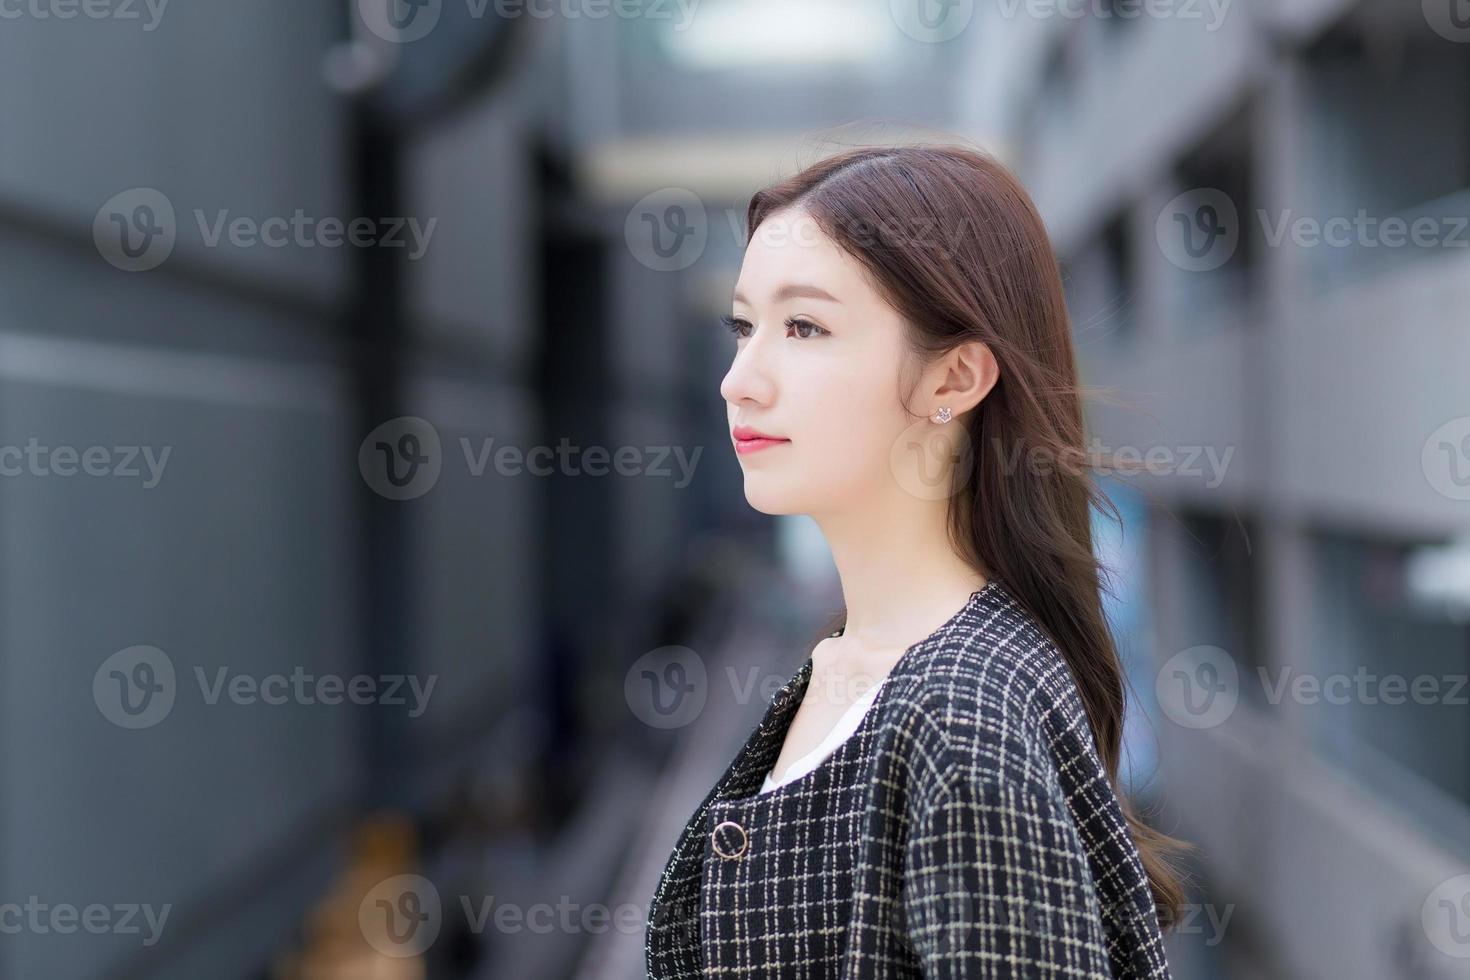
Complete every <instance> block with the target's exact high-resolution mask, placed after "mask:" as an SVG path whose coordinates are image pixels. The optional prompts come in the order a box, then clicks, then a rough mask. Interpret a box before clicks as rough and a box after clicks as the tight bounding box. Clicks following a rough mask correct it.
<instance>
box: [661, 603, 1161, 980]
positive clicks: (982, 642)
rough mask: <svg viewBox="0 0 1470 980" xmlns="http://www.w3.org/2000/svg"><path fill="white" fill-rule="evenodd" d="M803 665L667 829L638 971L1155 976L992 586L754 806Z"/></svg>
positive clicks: (1127, 856)
mask: <svg viewBox="0 0 1470 980" xmlns="http://www.w3.org/2000/svg"><path fill="white" fill-rule="evenodd" d="M834 635H835V634H834ZM811 670H812V661H811V658H810V657H808V658H807V660H806V662H805V663H804V664H802V666H801V668H800V669H799V670H798V671H797V673H796V675H795V676H794V677H793V678H792V679H791V680H790V681H789V682H788V683H787V684H786V685H785V687H783V688H782V689H781V690H780V691H778V692H777V693H776V695H775V697H774V698H773V699H772V701H771V704H770V707H769V708H768V709H767V710H766V713H765V717H764V718H763V719H762V721H761V723H760V725H759V726H758V727H757V728H756V729H755V731H754V732H753V733H752V734H751V736H750V738H749V740H748V741H747V742H746V743H745V745H744V746H743V747H742V748H741V749H740V751H739V752H738V753H737V754H736V756H735V760H734V761H733V762H732V763H731V764H730V766H729V768H728V769H727V770H726V771H725V773H724V775H723V776H721V777H720V779H719V780H718V782H717V783H716V784H715V786H714V788H713V789H712V790H710V792H709V794H708V795H707V796H706V797H705V799H704V801H703V802H702V803H701V804H700V805H699V809H698V810H697V811H696V812H695V814H694V815H693V817H692V818H691V819H690V820H689V823H688V824H687V826H686V827H685V829H684V831H683V833H682V834H681V835H680V837H679V840H678V842H677V844H676V845H675V848H674V852H673V855H672V856H671V857H670V858H669V861H668V864H667V866H666V867H665V869H664V873H663V876H662V878H661V879H660V881H659V884H658V889H657V892H656V893H655V895H654V898H653V902H652V905H651V906H650V909H649V925H648V932H647V938H646V950H645V953H646V959H647V966H648V975H649V977H650V978H652V980H685V978H694V977H721V978H724V977H791V978H805V980H816V978H825V977H833V978H836V977H844V978H847V977H872V978H888V977H990V978H1001V977H1005V978H1020V977H1027V978H1031V977H1058V978H1063V977H1065V978H1098V980H1106V978H1125V977H1126V978H1134V977H1140V978H1141V977H1150V978H1168V977H1169V967H1168V963H1167V962H1166V960H1165V957H1164V949H1163V941H1162V938H1161V936H1160V933H1159V926H1158V919H1157V917H1156V915H1155V911H1154V904H1153V898H1152V895H1151V892H1150V890H1149V886H1148V882H1147V880H1146V878H1145V876H1144V872H1143V867H1142V865H1141V863H1140V860H1139V856H1138V851H1137V849H1136V847H1135V846H1134V844H1133V840H1132V837H1131V836H1130V835H1129V832H1128V829H1127V825H1126V823H1125V821H1124V818H1123V814H1122V812H1121V810H1120V809H1119V806H1118V801H1117V798H1116V797H1115V796H1114V794H1113V791H1112V788H1111V786H1110V785H1109V783H1108V780H1107V776H1106V774H1105V773H1104V771H1103V768H1102V765H1101V763H1100V761H1099V759H1098V757H1097V753H1096V750H1095V748H1094V746H1093V743H1092V738H1091V735H1090V733H1089V729H1088V726H1087V719H1086V717H1085V715H1084V713H1083V709H1082V703H1081V700H1080V698H1079V695H1078V693H1077V689H1076V687H1075V685H1074V684H1073V681H1072V678H1071V674H1070V673H1069V672H1068V670H1067V667H1066V664H1065V662H1064V661H1063V660H1062V658H1061V656H1060V654H1059V653H1058V652H1057V649H1056V647H1055V645H1054V644H1052V643H1051V641H1050V640H1048V639H1047V638H1046V637H1045V635H1044V634H1043V633H1042V632H1041V631H1040V629H1038V627H1037V625H1036V622H1035V620H1034V619H1032V618H1031V616H1030V615H1029V614H1028V613H1027V612H1026V611H1025V610H1024V609H1023V608H1022V607H1021V606H1020V605H1019V604H1018V603H1017V601H1016V599H1015V598H1014V597H1013V596H1012V595H1011V594H1010V593H1009V592H1008V591H1007V590H1006V589H1005V588H1004V586H1002V585H1001V584H1000V583H999V582H998V581H996V580H991V582H990V583H989V584H987V585H986V586H985V588H983V589H981V590H980V591H978V592H975V593H973V594H972V595H971V596H970V598H969V601H968V602H967V603H966V605H965V607H964V608H963V609H961V610H960V611H959V612H957V613H956V614H955V615H954V616H953V617H951V618H950V620H949V621H948V622H946V623H945V624H944V625H943V626H941V627H940V628H939V629H938V630H937V631H935V632H934V633H933V634H931V635H930V636H928V637H927V638H925V639H924V640H921V641H920V642H919V643H917V644H915V645H914V646H912V647H910V648H909V649H908V650H907V651H906V652H905V653H904V654H903V656H902V657H901V658H900V659H899V661H898V663H897V665H896V666H895V667H894V668H893V670H892V672H891V673H890V674H889V675H888V680H887V682H886V683H885V684H884V685H883V687H882V689H881V690H880V691H879V693H878V696H877V700H876V701H874V703H873V704H872V706H871V707H869V709H868V711H867V714H866V715H864V717H863V719H862V722H861V724H860V725H859V726H858V729H857V731H856V732H855V733H854V734H853V735H852V736H851V737H849V738H848V739H847V740H846V741H845V742H843V743H842V744H841V745H840V746H839V747H838V748H837V750H836V751H835V752H834V753H833V754H832V755H830V756H828V757H827V758H826V759H825V760H824V761H823V762H822V763H821V764H820V765H819V766H818V767H817V768H816V769H815V770H813V771H811V772H809V773H807V774H806V775H804V776H801V777H799V778H797V779H795V780H793V781H791V782H789V783H787V784H785V785H783V786H780V787H778V788H776V789H773V790H771V791H769V792H767V793H760V792H759V790H760V787H761V783H762V781H763V779H764V778H765V775H766V773H767V772H768V771H769V770H770V768H771V766H772V765H773V764H774V763H775V760H776V758H777V756H778V755H779V754H780V751H781V745H782V742H783V741H784V739H785V735H786V729H787V727H788V726H789V724H790V722H791V718H792V716H793V715H794V714H795V712H796V709H797V707H798V706H799V705H800V703H801V699H802V697H803V695H804V693H805V691H806V687H807V684H808V682H809V680H810V678H811Z"/></svg>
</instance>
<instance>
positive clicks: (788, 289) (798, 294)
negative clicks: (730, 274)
mask: <svg viewBox="0 0 1470 980" xmlns="http://www.w3.org/2000/svg"><path fill="white" fill-rule="evenodd" d="M788 299H824V300H826V301H827V302H829V303H840V302H842V301H841V300H839V299H838V298H837V297H836V296H833V295H832V294H831V293H829V292H827V291H826V290H825V289H822V288H821V287H820V286H812V285H809V284H807V283H800V282H788V283H787V284H786V285H784V286H782V287H781V288H780V289H778V290H776V295H775V296H774V297H772V300H771V301H772V302H774V303H780V302H781V301H782V300H788ZM735 302H737V303H744V304H746V305H747V306H749V305H750V300H748V299H746V298H745V297H744V296H742V295H740V290H738V289H737V290H735Z"/></svg>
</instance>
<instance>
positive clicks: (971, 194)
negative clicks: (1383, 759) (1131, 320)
mask: <svg viewBox="0 0 1470 980" xmlns="http://www.w3.org/2000/svg"><path fill="white" fill-rule="evenodd" d="M793 206H796V207H799V208H801V209H802V210H804V211H806V212H807V213H809V214H810V215H811V216H812V218H813V219H814V220H815V221H816V223H817V225H818V226H819V227H820V228H821V229H822V230H823V231H824V232H825V233H826V234H827V236H828V237H830V238H831V239H832V240H833V241H835V242H836V243H837V244H838V245H839V246H840V247H841V248H842V249H843V250H844V251H846V252H847V253H848V254H850V255H852V256H853V257H854V258H856V259H857V260H858V261H859V262H860V263H861V264H862V265H863V266H864V268H865V269H866V270H867V271H868V273H869V274H870V276H871V278H872V280H873V282H874V284H875V286H876V287H877V288H878V289H879V290H880V292H881V293H882V294H883V295H884V296H885V298H886V299H887V300H888V302H889V303H890V304H891V305H892V306H893V307H894V309H896V310H897V311H898V312H899V313H901V314H902V315H903V316H904V318H905V320H906V321H907V323H908V327H909V329H908V337H907V344H908V346H909V349H910V350H911V351H912V352H913V354H914V355H915V356H916V358H917V359H918V360H919V363H923V361H925V360H927V359H928V358H932V357H936V356H938V355H940V354H943V353H944V352H946V351H948V350H950V349H952V348H954V347H955V346H957V345H958V344H961V343H964V342H967V341H975V340H978V341H981V342H983V343H984V344H986V345H987V346H988V347H989V348H990V350H991V351H992V352H993V353H994V355H995V358H996V362H997V364H998V365H999V368H1000V380H999V381H998V382H997V383H996V385H995V387H994V388H993V389H991V391H990V393H989V395H987V396H986V397H985V399H984V400H983V401H981V402H980V404H979V405H977V406H976V407H975V410H974V411H972V412H971V413H969V415H968V417H967V418H966V420H965V421H966V426H967V435H968V437H969V439H968V441H969V445H970V446H972V447H990V449H991V451H988V452H987V451H981V450H980V449H976V451H973V452H968V453H962V454H960V455H959V457H958V458H957V460H956V466H955V475H954V480H955V482H954V487H955V488H956V489H955V491H954V492H953V493H952V494H951V496H950V498H949V500H950V511H949V514H950V520H949V527H950V534H951V538H952V540H953V542H954V544H955V546H956V547H957V549H958V552H959V554H961V555H963V556H965V557H966V558H967V559H968V560H969V561H970V562H971V563H972V564H973V565H974V566H975V567H976V568H977V569H982V570H985V571H988V572H989V573H990V574H991V575H993V576H994V577H996V578H998V579H1000V581H1002V582H1003V583H1004V584H1005V587H1006V589H1007V591H1008V592H1010V593H1011V594H1012V595H1013V596H1015V597H1016V599H1017V600H1018V601H1019V602H1020V603H1021V605H1022V606H1024V607H1025V608H1026V609H1027V610H1028V611H1029V612H1030V613H1031V615H1032V616H1033V617H1035V619H1036V620H1037V622H1038V623H1039V624H1040V625H1041V626H1042V628H1043V629H1044V630H1045V632H1046V633H1047V634H1048V636H1049V637H1050V638H1051V640H1052V641H1053V642H1054V643H1055V644H1056V645H1057V648H1058V649H1059V650H1060V651H1061V653H1062V655H1063V657H1064V658H1065V659H1066V662H1067V666H1068V667H1069V669H1070V670H1071V673H1072V677H1073V679H1074V681H1075V682H1076V684H1077V688H1078V691H1079V692H1080V694H1081V696H1082V703H1083V706H1084V708H1085V709H1086V712H1087V720H1088V723H1089V725H1090V727H1091V729H1092V736H1093V740H1094V742H1095V744H1096V745H1097V750H1098V754H1099V756H1100V757H1101V759H1102V761H1103V763H1104V765H1105V766H1106V768H1107V773H1108V778H1109V780H1110V781H1111V782H1112V784H1113V787H1114V789H1115V791H1116V792H1117V796H1118V800H1119V803H1120V804H1121V805H1122V807H1123V811H1124V813H1125V815H1126V816H1127V818H1128V824H1129V827H1130V829H1131V830H1132V833H1133V838H1134V842H1135V843H1136V845H1137V847H1138V851H1139V854H1140V856H1141V857H1142V859H1143V866H1144V870H1145V871H1146V872H1147V874H1148V879H1149V885H1150V887H1151V888H1152V890H1153V896H1154V904H1155V907H1156V908H1157V910H1158V917H1159V923H1160V926H1161V928H1163V929H1166V930H1167V929H1171V928H1172V927H1173V926H1174V925H1175V924H1177V922H1178V921H1179V917H1180V915H1181V914H1182V912H1183V908H1184V903H1185V893H1184V887H1183V885H1182V883H1181V881H1180V874H1179V870H1178V868H1177V867H1176V866H1175V864H1174V863H1173V862H1172V860H1171V858H1172V856H1173V855H1174V854H1175V853H1177V852H1180V851H1184V850H1187V849H1188V845H1187V844H1185V843H1184V842H1182V841H1178V840H1175V839H1174V838H1171V837H1169V836H1167V835H1166V834H1164V833H1162V832H1160V831H1158V830H1156V829H1154V828H1153V827H1150V826H1149V825H1148V824H1146V823H1144V822H1143V821H1142V820H1141V819H1140V818H1139V816H1138V815H1137V814H1136V813H1135V812H1134V810H1133V808H1132V806H1131V805H1130V803H1129V801H1128V799H1127V796H1126V794H1125V793H1124V792H1123V791H1122V789H1121V788H1120V787H1119V786H1118V762H1119V754H1120V752H1121V743H1122V735H1123V711H1124V705H1125V700H1126V699H1125V694H1124V675H1123V668H1122V664H1121V662H1120V661H1119V658H1118V653H1117V649H1116V647H1115V646H1114V643H1113V636H1112V633H1111V631H1110V629H1109V627H1108V624H1107V620H1106V618H1105V616H1104V614H1103V609H1102V600H1101V595H1100V592H1099V590H1100V588H1101V587H1102V577H1103V573H1104V571H1105V569H1103V567H1102V565H1101V563H1100V562H1099V561H1098V559H1097V557H1096V555H1095V554H1094V552H1093V544H1092V524H1091V518H1092V513H1091V511H1092V508H1093V507H1097V508H1099V509H1100V510H1104V511H1110V512H1111V513H1112V515H1113V516H1114V518H1115V519H1116V518H1117V517H1118V512H1117V509H1116V507H1114V506H1113V504H1112V502H1111V501H1110V500H1109V499H1108V497H1107V495H1106V494H1104V493H1103V492H1102V491H1101V490H1100V489H1099V488H1098V487H1097V486H1096V484H1095V482H1094V480H1093V479H1092V474H1091V472H1090V471H1089V469H1088V467H1087V466H1086V465H1084V464H1085V460H1086V456H1085V451H1084V449H1083V446H1084V442H1085V435H1084V424H1083V412H1082V389H1081V388H1080V387H1079V386H1078V384H1077V367H1076V363H1075V360H1074V356H1073V346H1072V328H1071V323H1070V320H1069V318H1068V314H1067V306H1066V298H1065V294H1064V292H1063V288H1062V277H1061V271H1060V268H1059V266H1058V263H1057V259H1056V255H1055V252H1054V251H1053V249H1052V246H1051V241H1050V238H1049V237H1048V235H1047V231H1046V225H1045V223H1044V222H1043V221H1042V219H1041V216H1040V214H1039V213H1038V212H1037V210H1036V206H1035V204H1034V203H1033V202H1032V201H1031V198H1030V195H1028V194H1027V193H1026V190H1025V189H1024V188H1023V187H1022V186H1021V184H1020V183H1019V182H1018V181H1017V180H1016V178H1015V177H1014V176H1013V175H1012V174H1011V173H1010V172H1009V171H1008V170H1007V169H1006V168H1005V167H1004V166H1002V165H1001V164H1000V163H999V162H998V161H996V160H995V159H994V158H993V157H991V156H990V155H988V154H986V153H984V152H983V151H980V150H976V149H971V148H968V147H963V146H937V145H923V146H902V147H876V148H859V149H851V150H846V151H844V152H841V153H838V154H837V155H834V156H830V157H828V158H826V159H823V160H821V161H819V162H817V163H815V164H812V165H811V166H809V167H807V168H805V169H803V170H802V171H801V172H800V173H798V174H796V175H795V176H792V177H790V178H788V179H786V180H783V181H780V182H779V183H776V184H774V185H772V186H770V187H767V188H766V189H764V190H762V191H760V192H758V193H757V194H756V195H755V196H754V197H753V198H752V199H751V202H750V206H749V208H748V210H747V212H746V231H747V234H748V235H749V236H752V237H753V236H754V235H755V234H756V230H757V228H758V227H759V226H760V224H761V222H762V221H764V220H765V219H766V218H768V217H770V216H771V215H772V214H774V213H776V212H778V211H783V210H785V209H787V208H790V207H793ZM982 438H983V442H982ZM1018 452H1022V453H1026V454H1037V456H1040V457H1042V458H1046V459H1049V460H1050V461H1051V464H1052V465H1049V466H1045V467H1038V466H1033V465H1017V460H1019V459H1020V458H1021V456H1019V455H1018ZM1028 458H1035V457H1031V456H1028Z"/></svg>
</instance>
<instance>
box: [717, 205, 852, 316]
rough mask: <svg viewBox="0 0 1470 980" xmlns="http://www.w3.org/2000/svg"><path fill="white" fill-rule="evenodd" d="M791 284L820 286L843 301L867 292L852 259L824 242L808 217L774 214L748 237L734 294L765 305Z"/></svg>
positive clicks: (795, 213)
mask: <svg viewBox="0 0 1470 980" xmlns="http://www.w3.org/2000/svg"><path fill="white" fill-rule="evenodd" d="M793 282H800V283H810V284H813V285H817V286H820V287H821V288H822V289H824V290H826V291H827V292H829V293H832V294H833V295H834V296H837V297H838V298H839V299H841V300H843V301H847V300H848V299H850V298H854V297H856V296H860V295H865V294H867V293H868V292H870V291H871V290H870V289H869V286H868V284H867V281H866V280H865V279H864V277H863V274H862V267H861V266H860V265H859V263H858V262H857V260H856V259H854V258H853V257H852V256H850V255H848V254H847V253H846V252H844V251H843V250H842V249H841V248H839V247H838V245H837V243H836V242H834V241H832V239H830V238H828V237H827V235H826V233H825V232H823V231H822V229H821V228H820V227H819V226H818V225H817V223H816V220H815V219H813V218H812V216H811V215H810V214H808V213H807V212H805V211H801V210H788V211H778V212H776V213H775V214H772V215H769V216H767V218H766V219H765V220H764V221H762V222H761V223H760V225H759V226H758V227H757V228H756V230H755V233H754V234H753V235H751V238H750V242H749V244H747V246H746V249H745V258H744V260H743V261H742V262H741V265H740V281H739V282H738V283H737V284H736V286H735V292H736V294H737V298H738V299H740V300H742V301H744V302H747V303H766V302H770V301H771V300H772V298H773V296H774V294H775V292H776V291H777V290H778V289H779V288H780V287H781V286H782V285H783V284H786V283H793Z"/></svg>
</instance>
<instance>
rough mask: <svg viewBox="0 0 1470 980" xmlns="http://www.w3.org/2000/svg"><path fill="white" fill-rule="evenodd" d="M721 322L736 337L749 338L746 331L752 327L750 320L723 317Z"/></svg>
mask: <svg viewBox="0 0 1470 980" xmlns="http://www.w3.org/2000/svg"><path fill="white" fill-rule="evenodd" d="M720 322H721V323H723V324H724V325H725V327H726V328H727V329H728V330H729V331H730V332H731V333H733V334H734V335H735V336H736V337H744V336H747V334H746V333H745V329H746V328H747V327H749V326H750V321H749V320H742V319H741V318H739V317H734V316H722V317H720Z"/></svg>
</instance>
